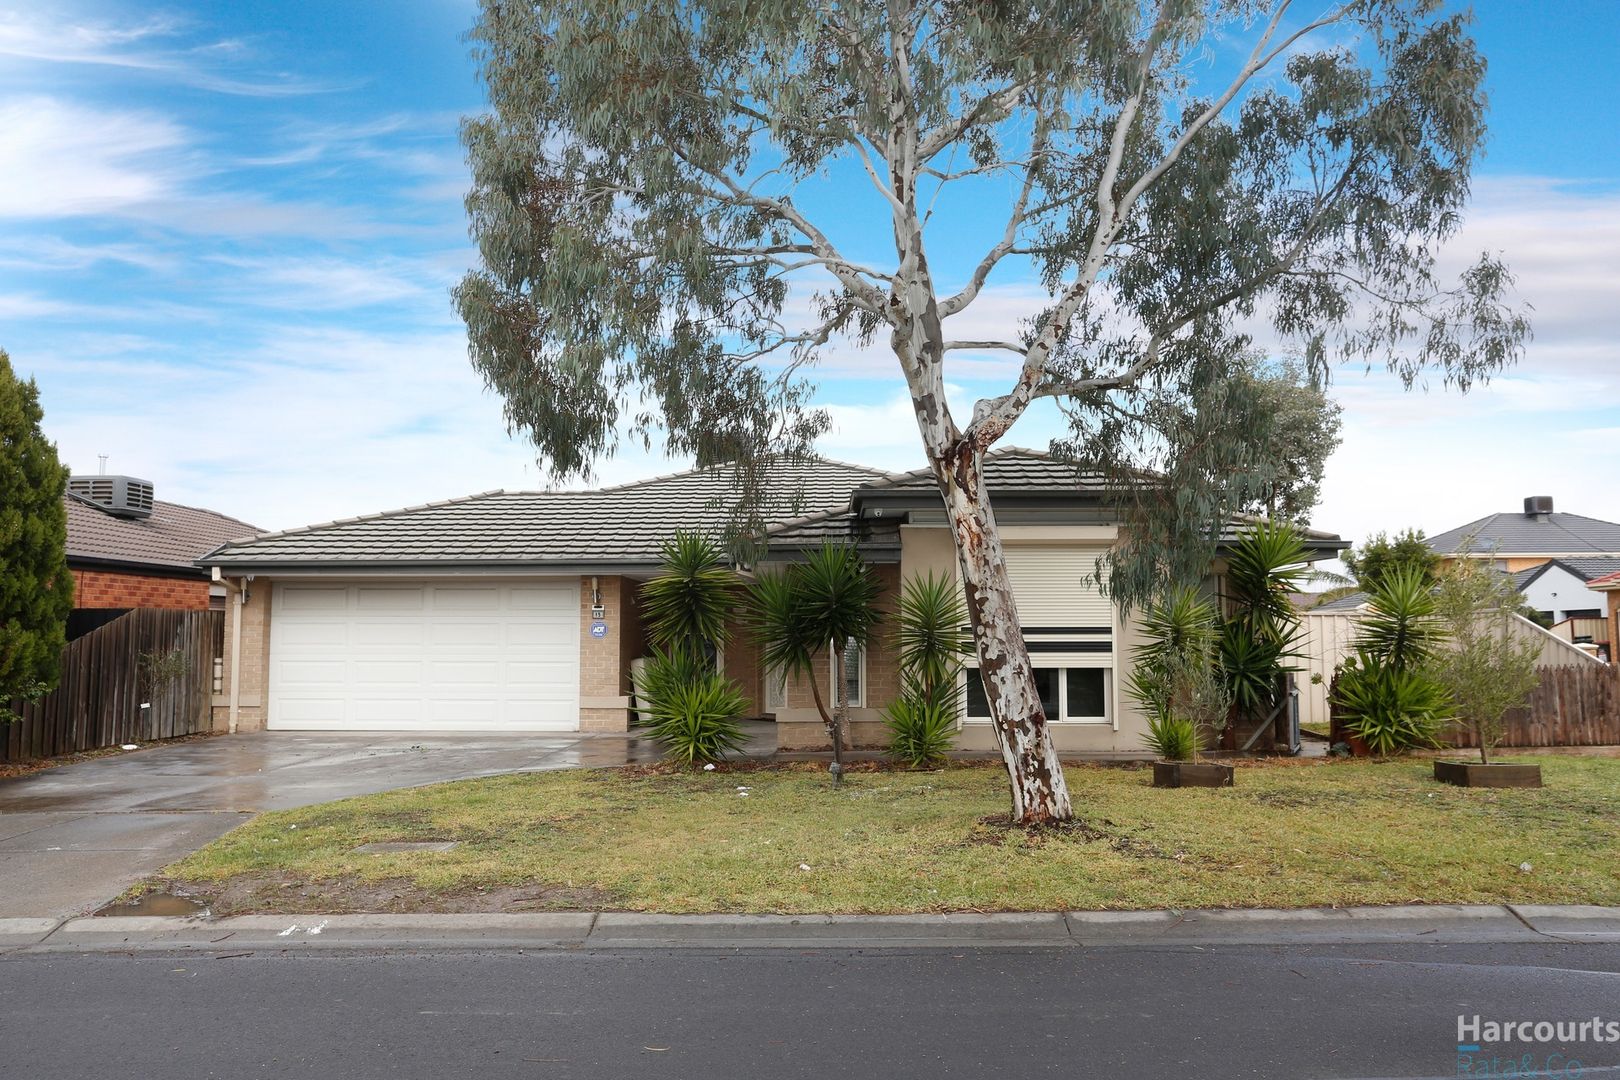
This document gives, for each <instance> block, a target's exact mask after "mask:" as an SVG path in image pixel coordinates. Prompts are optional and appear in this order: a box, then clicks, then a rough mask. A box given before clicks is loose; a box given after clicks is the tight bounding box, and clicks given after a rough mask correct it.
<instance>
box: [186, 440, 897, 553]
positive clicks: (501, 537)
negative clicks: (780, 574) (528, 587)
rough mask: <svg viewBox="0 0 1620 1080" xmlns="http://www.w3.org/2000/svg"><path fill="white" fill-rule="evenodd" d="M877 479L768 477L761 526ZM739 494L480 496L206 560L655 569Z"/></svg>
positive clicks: (713, 524)
mask: <svg viewBox="0 0 1620 1080" xmlns="http://www.w3.org/2000/svg"><path fill="white" fill-rule="evenodd" d="M882 475H883V473H882V472H881V471H880V470H878V469H869V468H866V467H864V466H860V465H850V464H846V463H844V462H839V461H829V460H826V459H819V460H814V461H799V462H791V461H786V460H784V461H783V462H781V463H779V464H778V465H777V466H776V467H775V468H774V469H773V471H772V475H771V479H770V481H769V495H768V499H767V503H766V506H765V508H764V517H765V519H766V520H767V521H775V522H779V521H789V520H793V519H796V518H800V517H804V516H806V515H807V514H811V513H815V512H821V511H829V510H833V511H837V510H844V509H846V508H847V507H848V505H849V495H850V492H851V491H853V490H854V489H855V487H857V486H858V485H860V484H862V483H866V482H868V481H871V480H874V479H877V478H878V477H881V476H882ZM734 491H735V477H734V475H733V473H732V470H731V469H729V468H727V467H724V466H722V467H717V468H712V469H698V470H692V471H690V472H684V473H676V474H674V475H671V476H660V477H655V478H654V479H651V480H642V481H638V482H636V483H631V484H622V485H619V486H617V487H610V488H601V489H598V490H594V491H550V492H545V491H519V492H506V491H487V492H484V493H483V494H481V495H472V496H468V497H467V498H463V499H452V500H450V501H447V502H441V503H429V504H427V505H425V506H413V507H407V508H405V509H403V510H394V511H389V512H387V513H382V514H374V515H371V516H368V517H360V518H351V519H348V520H344V521H334V522H328V523H326V524H324V525H311V526H307V527H305V528H301V529H291V530H288V531H286V532H279V533H269V534H266V535H264V536H260V537H258V538H256V539H254V540H252V541H249V542H247V543H242V544H228V545H226V546H225V547H223V548H222V549H220V550H219V551H217V552H215V553H213V554H211V555H210V556H208V558H206V559H205V560H203V561H204V562H205V563H207V564H219V565H222V566H242V567H247V566H285V567H296V566H308V567H316V566H320V567H334V566H345V565H352V566H361V565H365V566H393V567H432V566H477V565H484V566H492V567H494V566H500V567H507V566H529V567H543V566H546V565H554V566H575V565H581V564H628V565H651V564H653V563H656V562H657V560H658V549H659V546H660V545H661V544H662V543H663V542H664V541H665V540H666V539H668V538H669V537H671V536H673V535H674V533H675V532H676V530H678V529H691V530H695V531H700V532H714V531H718V530H719V528H720V526H721V525H722V524H723V523H724V521H725V520H726V517H727V513H728V504H729V501H730V499H731V497H732V496H733V494H734Z"/></svg>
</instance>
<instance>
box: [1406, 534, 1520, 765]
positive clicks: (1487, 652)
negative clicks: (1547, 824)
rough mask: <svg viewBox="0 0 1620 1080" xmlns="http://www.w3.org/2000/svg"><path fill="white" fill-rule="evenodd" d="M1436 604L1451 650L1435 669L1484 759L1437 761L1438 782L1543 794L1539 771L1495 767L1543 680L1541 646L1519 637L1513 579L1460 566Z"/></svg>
mask: <svg viewBox="0 0 1620 1080" xmlns="http://www.w3.org/2000/svg"><path fill="white" fill-rule="evenodd" d="M1435 604H1436V608H1437V610H1438V616H1439V619H1440V621H1441V622H1442V623H1443V624H1444V625H1445V627H1446V630H1447V639H1448V645H1447V646H1446V647H1445V648H1442V649H1439V650H1436V652H1435V654H1434V657H1433V659H1432V661H1431V664H1430V666H1431V669H1432V670H1433V672H1434V677H1435V679H1436V680H1437V681H1438V682H1439V683H1440V684H1441V685H1442V686H1444V687H1445V688H1446V690H1447V691H1448V692H1449V693H1450V695H1451V700H1452V703H1453V705H1454V706H1455V708H1456V713H1457V719H1458V722H1459V723H1460V724H1461V725H1462V726H1463V727H1464V728H1466V729H1467V730H1468V731H1469V732H1470V734H1472V735H1473V738H1474V742H1475V743H1476V744H1477V745H1478V746H1479V760H1478V761H1436V762H1435V763H1434V778H1435V779H1436V780H1441V781H1444V782H1445V783H1448V784H1457V785H1460V786H1462V787H1497V788H1499V787H1540V786H1541V766H1540V765H1536V764H1533V763H1528V762H1503V761H1492V760H1491V752H1492V751H1493V750H1495V749H1496V747H1497V746H1498V745H1500V743H1501V742H1502V735H1503V718H1504V717H1505V716H1506V715H1507V713H1508V711H1509V710H1511V709H1515V708H1519V707H1522V706H1523V705H1524V703H1525V701H1526V700H1527V699H1528V698H1529V696H1530V694H1531V692H1532V691H1533V690H1534V689H1535V688H1536V684H1537V683H1538V682H1539V680H1540V675H1539V673H1538V672H1537V671H1536V660H1537V659H1538V658H1539V656H1540V654H1541V646H1540V643H1539V642H1537V641H1535V640H1533V639H1529V638H1524V637H1518V636H1515V635H1514V633H1513V625H1514V620H1513V615H1514V613H1515V612H1517V611H1518V610H1519V608H1520V607H1521V606H1522V604H1523V601H1522V599H1521V598H1520V595H1519V592H1518V590H1517V589H1516V588H1514V585H1513V579H1512V578H1510V577H1508V576H1507V575H1506V574H1497V573H1495V572H1494V571H1493V570H1491V569H1490V568H1489V566H1488V564H1486V563H1484V562H1481V561H1477V560H1474V559H1459V560H1458V561H1457V563H1456V565H1454V566H1452V567H1451V568H1450V569H1448V570H1447V571H1446V573H1445V574H1444V575H1443V576H1442V577H1441V578H1440V584H1439V587H1438V588H1437V589H1436V590H1435Z"/></svg>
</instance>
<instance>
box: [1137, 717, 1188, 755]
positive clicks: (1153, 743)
mask: <svg viewBox="0 0 1620 1080" xmlns="http://www.w3.org/2000/svg"><path fill="white" fill-rule="evenodd" d="M1146 742H1147V745H1148V749H1149V750H1152V751H1153V752H1154V753H1155V754H1158V755H1159V756H1160V757H1161V758H1163V759H1164V760H1166V761H1191V760H1192V759H1193V757H1194V756H1195V755H1196V754H1197V753H1198V725H1197V724H1195V723H1193V722H1192V720H1190V719H1188V718H1187V717H1185V716H1169V715H1150V716H1149V717H1148V730H1147V738H1146Z"/></svg>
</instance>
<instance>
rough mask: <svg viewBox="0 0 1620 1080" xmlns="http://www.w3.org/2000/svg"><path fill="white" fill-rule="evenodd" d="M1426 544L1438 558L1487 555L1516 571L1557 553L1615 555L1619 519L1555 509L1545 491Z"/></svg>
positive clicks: (1619, 540) (1617, 554) (1619, 555)
mask: <svg viewBox="0 0 1620 1080" xmlns="http://www.w3.org/2000/svg"><path fill="white" fill-rule="evenodd" d="M1428 545H1429V547H1430V548H1431V549H1432V550H1433V551H1434V552H1435V553H1436V554H1438V555H1440V556H1441V558H1442V559H1443V560H1449V559H1490V560H1492V561H1493V562H1495V563H1496V566H1497V569H1499V570H1505V571H1507V572H1508V573H1510V574H1516V573H1518V572H1519V571H1521V570H1529V569H1532V568H1534V567H1537V566H1541V565H1542V564H1543V563H1547V562H1550V561H1552V560H1553V559H1559V558H1594V557H1607V558H1620V523H1617V522H1613V521H1602V520H1600V519H1598V518H1590V517H1584V516H1582V515H1580V514H1569V513H1564V512H1562V511H1555V510H1554V509H1553V500H1552V498H1551V497H1550V496H1547V495H1533V496H1531V497H1530V498H1528V499H1525V500H1524V510H1523V512H1522V513H1516V512H1510V513H1503V514H1488V515H1486V516H1485V517H1482V518H1480V519H1479V520H1477V521H1470V522H1469V523H1468V524H1466V525H1459V526H1458V527H1457V528H1455V529H1448V530H1447V531H1445V532H1443V533H1441V534H1440V535H1438V536H1433V537H1430V538H1429V540H1428Z"/></svg>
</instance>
